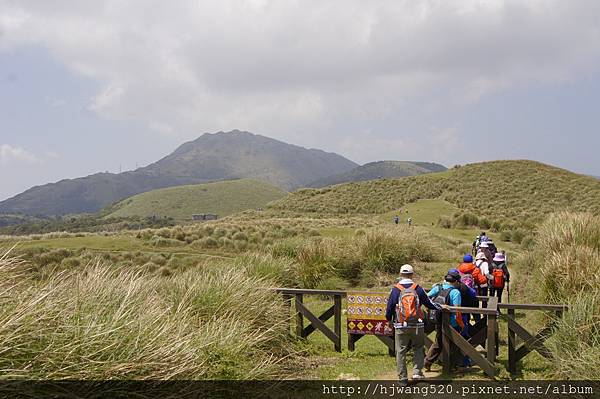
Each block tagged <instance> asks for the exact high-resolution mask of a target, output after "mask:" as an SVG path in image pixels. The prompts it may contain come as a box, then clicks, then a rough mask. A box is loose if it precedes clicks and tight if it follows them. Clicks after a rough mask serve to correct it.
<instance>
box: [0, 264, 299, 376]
mask: <svg viewBox="0 0 600 399" xmlns="http://www.w3.org/2000/svg"><path fill="white" fill-rule="evenodd" d="M32 275H33V274H27V272H26V271H23V267H22V265H20V264H19V262H18V261H17V260H15V259H10V258H4V259H1V260H0V293H1V298H2V299H1V301H2V306H1V307H0V345H1V346H0V348H1V349H0V373H1V374H2V376H3V377H4V378H27V379H93V380H108V379H160V380H164V379H257V378H258V379H261V378H274V377H281V376H282V369H283V368H282V367H279V364H280V363H281V362H282V361H283V360H284V359H286V358H288V357H290V356H291V355H293V353H292V352H291V349H290V347H291V345H290V342H289V340H290V338H289V334H288V322H289V321H288V320H287V317H288V316H287V313H286V311H285V309H284V308H283V304H282V301H281V298H279V297H278V296H277V295H276V294H274V293H271V292H270V291H268V290H264V289H260V287H261V286H264V285H270V284H269V283H267V282H266V281H265V280H262V279H258V278H255V277H251V276H249V275H248V274H246V273H245V272H244V271H243V270H236V269H232V268H227V267H225V266H223V267H220V268H218V269H217V268H215V269H214V270H212V269H211V270H201V271H197V270H194V271H193V273H192V272H191V271H189V272H184V273H181V274H178V275H175V276H173V277H160V276H158V275H150V274H147V273H142V272H134V271H131V270H123V269H116V268H114V267H104V266H103V265H102V264H98V263H95V264H89V265H87V266H83V267H82V268H80V269H79V270H77V271H63V272H60V273H57V274H54V275H52V276H50V277H49V278H47V279H44V280H43V281H39V280H34V279H33V278H32V277H30V276H32Z"/></svg>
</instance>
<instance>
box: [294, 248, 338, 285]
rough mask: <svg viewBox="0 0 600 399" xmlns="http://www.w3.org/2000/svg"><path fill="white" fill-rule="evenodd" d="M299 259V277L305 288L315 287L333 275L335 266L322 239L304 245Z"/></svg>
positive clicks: (299, 252)
mask: <svg viewBox="0 0 600 399" xmlns="http://www.w3.org/2000/svg"><path fill="white" fill-rule="evenodd" d="M297 259H298V267H297V273H298V278H299V280H300V283H301V285H302V287H303V288H315V287H316V286H317V285H318V284H319V282H320V281H321V280H322V279H324V278H326V277H328V276H331V275H333V272H334V268H333V265H332V262H331V261H330V258H329V256H328V254H327V252H326V250H325V245H323V241H322V240H312V241H309V242H307V243H306V244H305V245H303V246H302V247H301V248H300V249H299V251H298V255H297Z"/></svg>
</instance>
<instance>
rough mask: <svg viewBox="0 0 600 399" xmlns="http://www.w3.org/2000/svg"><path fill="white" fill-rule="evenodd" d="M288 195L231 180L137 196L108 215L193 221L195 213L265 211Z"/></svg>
mask: <svg viewBox="0 0 600 399" xmlns="http://www.w3.org/2000/svg"><path fill="white" fill-rule="evenodd" d="M285 195H286V192H285V191H283V190H281V189H280V188H278V187H275V186H273V185H272V184H269V183H266V182H263V181H259V180H253V179H240V180H228V181H220V182H214V183H207V184H194V185H186V186H177V187H169V188H163V189H159V190H153V191H148V192H145V193H142V194H138V195H135V196H133V197H130V198H127V199H125V200H123V201H120V202H118V203H117V204H115V205H113V206H112V207H110V208H109V209H107V210H106V211H105V213H107V214H108V216H109V217H131V216H141V217H151V216H157V217H171V218H173V219H176V220H185V219H191V217H192V214H194V213H212V214H217V215H219V216H227V215H230V214H232V213H235V212H240V211H243V210H246V209H255V208H260V207H264V206H265V205H266V204H267V203H269V202H271V201H274V200H277V199H280V198H283V197H284V196H285Z"/></svg>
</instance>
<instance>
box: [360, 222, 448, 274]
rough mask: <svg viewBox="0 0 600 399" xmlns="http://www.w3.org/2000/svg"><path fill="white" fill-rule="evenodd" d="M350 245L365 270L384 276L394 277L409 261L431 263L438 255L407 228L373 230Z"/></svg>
mask: <svg viewBox="0 0 600 399" xmlns="http://www.w3.org/2000/svg"><path fill="white" fill-rule="evenodd" d="M354 241H355V245H353V246H355V247H356V248H357V252H358V256H359V257H360V259H362V260H363V262H364V265H365V266H366V268H367V269H371V270H378V271H384V272H387V273H398V272H399V271H400V267H401V266H402V265H403V264H405V263H409V262H412V261H417V260H418V261H422V262H433V261H435V260H436V259H437V258H438V253H439V249H437V248H436V247H435V245H434V244H433V243H432V241H431V240H430V239H429V238H428V237H427V236H425V235H424V234H421V233H419V232H416V231H415V230H414V229H411V228H408V227H404V228H394V229H373V230H370V231H368V232H367V234H365V235H363V236H359V237H356V238H355V240H354Z"/></svg>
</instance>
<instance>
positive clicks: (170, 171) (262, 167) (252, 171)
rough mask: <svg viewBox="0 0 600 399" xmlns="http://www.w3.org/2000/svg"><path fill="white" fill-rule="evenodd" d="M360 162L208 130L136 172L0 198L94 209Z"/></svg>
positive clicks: (36, 206)
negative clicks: (192, 187)
mask: <svg viewBox="0 0 600 399" xmlns="http://www.w3.org/2000/svg"><path fill="white" fill-rule="evenodd" d="M356 166H358V165H357V164H356V163H355V162H352V161H351V160H349V159H346V158H344V157H342V156H341V155H338V154H335V153H327V152H325V151H323V150H316V149H306V148H304V147H301V146H296V145H292V144H287V143H285V142H283V141H279V140H275V139H271V138H269V137H266V136H261V135H256V134H253V133H250V132H243V131H239V130H232V131H230V132H222V131H221V132H217V133H205V134H203V135H201V136H199V137H198V138H197V139H195V140H191V141H188V142H186V143H183V144H182V145H180V146H179V147H178V148H177V149H175V151H173V152H172V153H170V154H168V155H166V156H165V157H163V158H161V159H159V160H158V161H156V162H154V163H151V164H149V165H148V166H145V167H141V168H138V169H136V170H134V171H127V172H123V173H119V174H114V173H106V172H100V173H95V174H91V175H88V176H84V177H79V178H75V179H62V180H60V181H58V182H54V183H48V184H44V185H40V186H35V187H32V188H30V189H28V190H26V191H24V192H22V193H20V194H18V195H16V196H14V197H12V198H9V199H6V200H4V201H2V202H0V213H6V214H24V215H39V216H52V215H65V214H73V213H93V212H97V211H99V210H101V209H102V208H104V207H105V206H107V205H110V204H112V203H114V202H117V201H120V200H122V199H124V198H127V197H131V196H133V195H136V194H140V193H143V192H146V191H150V190H154V189H158V188H166V187H173V186H179V185H187V184H201V183H209V182H213V181H220V180H233V179H242V178H254V179H258V180H263V181H266V182H268V183H271V184H274V185H276V186H278V187H280V188H282V189H284V190H291V189H294V188H298V187H302V186H304V185H306V184H308V183H309V182H310V181H312V180H315V178H321V177H325V176H328V175H331V174H335V173H342V172H345V171H348V170H351V169H353V168H354V167H356Z"/></svg>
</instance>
